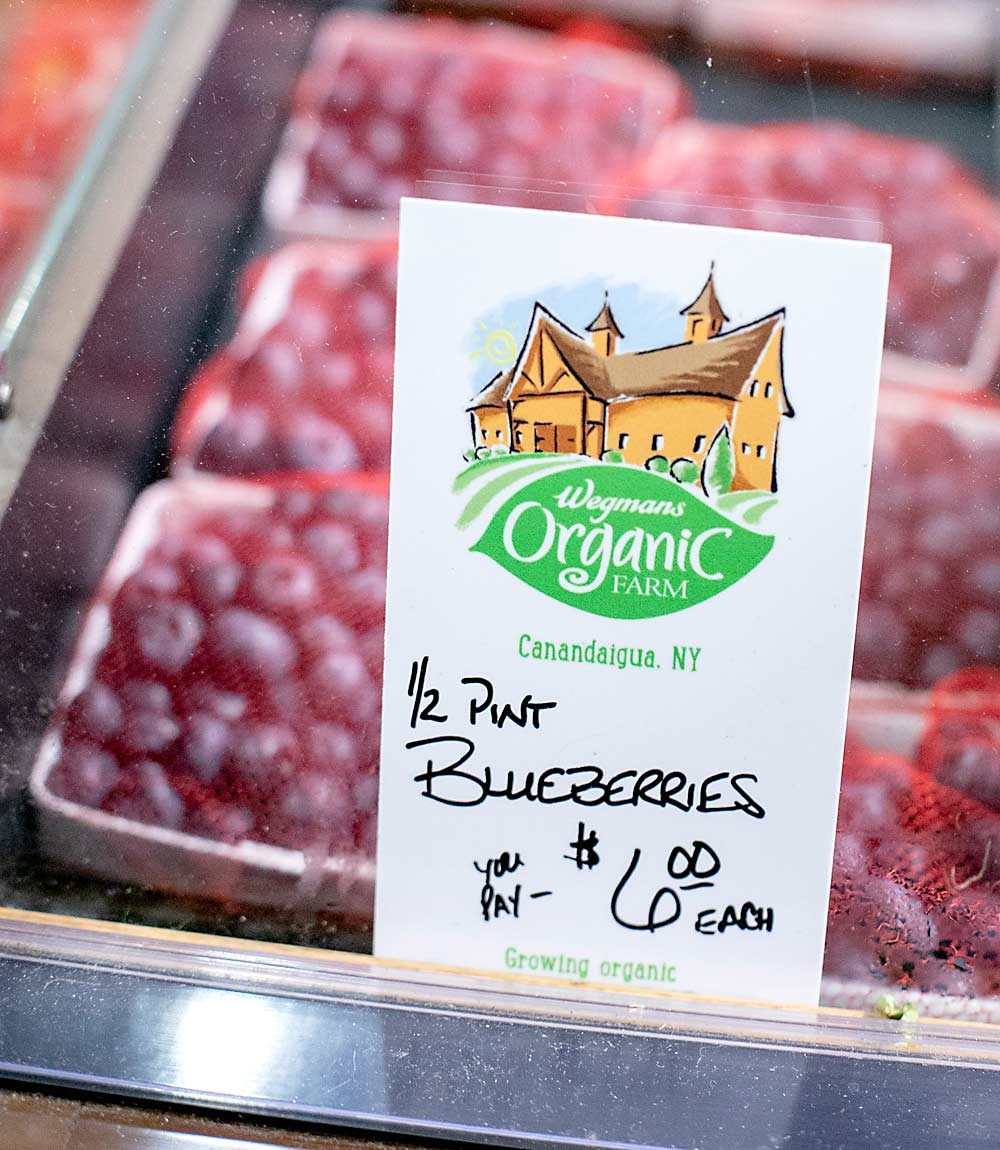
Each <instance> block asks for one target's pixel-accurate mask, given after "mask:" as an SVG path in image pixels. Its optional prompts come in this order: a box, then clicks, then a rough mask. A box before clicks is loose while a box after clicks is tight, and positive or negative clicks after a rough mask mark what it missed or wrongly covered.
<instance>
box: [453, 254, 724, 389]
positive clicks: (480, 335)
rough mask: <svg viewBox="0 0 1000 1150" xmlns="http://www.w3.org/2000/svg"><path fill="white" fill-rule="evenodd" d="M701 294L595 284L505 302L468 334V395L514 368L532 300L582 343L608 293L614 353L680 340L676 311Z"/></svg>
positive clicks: (563, 287)
mask: <svg viewBox="0 0 1000 1150" xmlns="http://www.w3.org/2000/svg"><path fill="white" fill-rule="evenodd" d="M706 274H707V272H706ZM700 288H701V284H698V285H697V287H696V289H695V290H694V291H693V292H692V294H691V296H690V297H685V298H684V299H680V298H677V297H675V296H672V295H665V294H664V293H662V292H652V291H650V290H649V289H648V288H643V287H640V286H639V285H637V284H622V283H614V282H611V281H608V280H605V279H601V278H594V279H592V280H587V281H586V282H584V283H577V284H572V285H565V284H559V285H553V286H551V287H547V288H544V289H542V290H540V291H537V292H532V293H530V294H528V295H523V296H519V297H517V298H513V299H508V300H506V301H504V302H503V303H500V304H498V305H497V307H496V308H495V309H493V310H492V311H490V312H489V313H488V314H487V315H483V316H481V317H480V318H479V320H478V322H477V323H476V324H475V325H474V327H473V330H472V331H471V332H469V334H468V339H467V351H468V356H469V366H470V371H471V376H470V381H471V385H472V386H471V393H473V394H474V393H475V392H476V391H479V390H480V389H481V388H482V387H484V386H485V385H486V384H487V383H489V381H490V380H491V379H492V378H493V377H494V376H495V375H496V374H497V372H498V371H506V370H507V368H509V367H511V366H512V364H513V363H514V360H515V359H516V358H517V354H518V352H519V351H520V350H521V345H522V344H523V343H524V337H525V335H526V333H527V330H528V324H529V323H530V322H531V313H532V311H533V310H534V306H535V301H536V300H537V301H538V302H539V303H541V304H543V305H544V306H545V307H547V308H548V309H549V311H550V312H552V313H553V315H555V316H556V317H557V318H558V319H560V320H562V322H563V323H565V324H567V325H568V326H569V327H571V328H572V329H573V330H574V331H575V332H576V333H577V334H578V335H581V336H583V337H584V338H586V332H585V330H584V329H585V328H586V326H587V324H588V323H590V321H591V320H592V319H593V318H594V317H595V316H596V315H597V313H598V312H599V311H600V310H601V307H602V306H603V304H604V291H605V289H607V291H608V299H609V301H610V303H611V310H612V312H613V313H614V317H615V321H616V322H617V324H618V326H619V327H620V328H621V330H622V331H623V332H624V333H625V338H624V339H623V340H619V342H618V351H619V352H622V351H645V350H646V349H648V348H651V347H664V346H666V345H667V344H671V343H679V342H680V341H681V339H683V337H684V319H683V317H682V316H681V315H680V309H681V308H683V307H687V305H688V304H689V303H690V302H691V300H692V299H694V296H695V294H696V292H697V290H698V289H700Z"/></svg>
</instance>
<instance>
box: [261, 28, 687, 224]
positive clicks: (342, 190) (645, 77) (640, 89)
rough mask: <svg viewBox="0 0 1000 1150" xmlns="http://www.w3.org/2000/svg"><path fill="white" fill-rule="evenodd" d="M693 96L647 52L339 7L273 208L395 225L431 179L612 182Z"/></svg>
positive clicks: (274, 179)
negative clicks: (408, 198) (402, 202)
mask: <svg viewBox="0 0 1000 1150" xmlns="http://www.w3.org/2000/svg"><path fill="white" fill-rule="evenodd" d="M688 108H689V101H688V96H687V92H686V89H685V88H684V86H683V84H682V83H681V81H680V80H679V79H678V78H677V76H676V75H675V73H674V72H673V71H672V70H671V69H670V68H669V67H667V66H666V65H665V64H661V63H659V62H657V61H656V60H654V59H652V58H650V57H647V56H644V55H641V54H639V53H629V52H625V51H622V50H619V49H616V48H613V47H610V46H607V45H604V44H597V43H593V42H586V41H583V40H573V39H568V38H559V37H553V36H545V35H542V34H539V33H534V32H529V31H524V30H520V29H515V28H509V27H502V26H492V25H491V26H487V25H482V26H479V25H468V24H460V23H457V22H454V21H449V20H445V19H434V20H417V19H408V18H398V17H397V18H393V17H384V16H382V17H380V16H375V15H365V14H361V13H350V14H335V15H333V16H331V17H328V18H327V19H326V20H325V21H324V23H323V25H322V26H321V28H320V30H319V32H318V34H317V36H316V39H315V41H314V45H313V52H312V57H311V60H310V62H309V64H308V66H307V68H306V69H305V71H304V73H303V75H302V77H301V79H300V82H299V85H298V90H297V93H296V100H295V110H294V112H293V115H292V118H291V121H290V123H289V125H288V128H287V130H286V133H285V136H284V141H283V144H282V147H281V149H280V152H279V155H278V158H277V160H276V162H275V164H274V167H273V169H272V172H271V175H270V178H269V181H268V187H267V190H266V193H265V214H266V217H267V220H268V222H269V223H270V225H271V226H272V227H274V228H275V229H277V230H279V231H284V232H291V233H298V234H309V235H323V236H338V235H343V236H355V237H361V236H372V235H385V234H387V233H389V234H391V231H392V229H393V227H394V224H395V217H396V210H397V207H398V204H399V199H400V197H401V196H404V195H412V194H414V193H416V192H418V191H419V190H420V189H421V188H422V187H424V186H425V184H427V183H429V184H430V185H431V186H432V187H433V186H434V185H435V184H437V185H438V187H439V188H440V189H442V194H446V195H448V196H450V197H454V198H463V199H484V198H485V199H487V200H489V201H490V202H493V201H495V200H496V199H497V198H498V196H499V200H500V202H507V203H512V202H526V203H539V202H540V204H541V206H547V205H548V206H551V203H552V201H551V200H548V199H544V198H543V199H542V200H541V201H539V200H538V196H539V195H541V196H543V197H544V196H545V194H546V192H551V193H553V194H555V192H556V190H557V189H559V188H560V187H565V186H566V185H567V184H570V185H572V188H573V190H574V192H575V193H577V194H579V193H590V194H593V192H595V191H597V190H600V189H601V187H602V185H603V184H604V183H605V182H606V181H608V180H609V179H611V178H612V176H613V174H614V173H615V171H616V170H617V169H618V168H619V167H620V166H621V165H622V164H623V163H625V162H626V161H628V160H629V158H630V157H632V156H634V155H635V154H636V153H638V152H639V151H640V150H641V149H643V148H645V147H646V146H648V145H649V144H650V143H651V141H652V140H653V139H654V137H655V135H656V133H657V132H658V131H659V130H660V129H661V128H662V127H664V126H666V125H668V124H670V123H672V122H673V121H675V120H677V119H678V118H680V117H681V116H683V115H685V114H686V112H687V111H688ZM498 188H499V189H500V191H499V192H498V191H497V189H498ZM444 189H446V191H445V190H444Z"/></svg>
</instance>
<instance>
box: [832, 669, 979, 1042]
mask: <svg viewBox="0 0 1000 1150" xmlns="http://www.w3.org/2000/svg"><path fill="white" fill-rule="evenodd" d="M998 686H1000V680H998V674H997V672H996V671H995V670H989V671H983V670H978V671H971V672H962V673H959V674H957V675H955V676H949V677H948V678H946V679H944V680H942V681H941V682H940V683H939V684H938V685H937V686H936V687H935V689H934V690H933V691H932V692H930V693H929V694H911V695H910V696H909V697H905V696H903V695H900V694H896V695H895V696H886V695H884V694H883V695H881V697H880V693H879V692H878V691H871V690H870V689H856V690H855V691H854V693H853V694H852V706H851V715H852V723H851V727H850V728H849V732H848V740H847V747H846V750H845V755H844V773H843V778H842V782H841V795H840V811H839V817H838V825H837V837H836V846H835V851H834V863H833V881H832V886H831V894H830V906H829V913H828V925H827V945H826V955H825V960H824V985H823V1000H824V1002H826V1003H827V1004H828V1005H834V1006H845V1007H852V1008H864V1007H870V1006H871V1005H873V1003H874V1001H875V999H876V998H877V997H878V996H879V995H881V994H884V993H889V994H897V995H902V996H903V997H904V998H905V999H908V1000H912V1001H913V1002H914V1004H915V1005H916V1006H917V1008H918V1010H919V1011H920V1012H922V1013H928V1014H932V1015H945V1016H948V1015H952V1016H962V1017H966V1018H972V1019H977V1020H980V1021H989V1022H997V1021H1000V997H998V995H1000V893H998V885H1000V859H998V858H997V857H996V850H997V848H1000V691H998V689H997V688H998Z"/></svg>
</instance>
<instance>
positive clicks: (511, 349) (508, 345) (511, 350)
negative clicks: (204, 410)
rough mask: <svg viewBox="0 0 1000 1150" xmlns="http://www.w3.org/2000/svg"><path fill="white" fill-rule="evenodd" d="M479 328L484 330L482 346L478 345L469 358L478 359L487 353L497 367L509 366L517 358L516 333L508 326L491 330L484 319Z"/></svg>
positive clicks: (490, 360)
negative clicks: (508, 329) (507, 327)
mask: <svg viewBox="0 0 1000 1150" xmlns="http://www.w3.org/2000/svg"><path fill="white" fill-rule="evenodd" d="M479 330H480V331H481V332H483V333H484V334H483V342H482V346H481V347H477V348H476V350H475V351H474V352H472V353H471V354H470V356H469V359H478V358H479V356H481V355H485V356H486V358H487V359H488V360H489V362H490V363H492V364H495V365H496V366H497V367H507V366H508V365H509V364H512V363H513V362H514V360H515V359H516V358H517V340H516V339H515V338H514V333H513V332H510V331H507V329H506V328H495V329H494V330H492V331H491V330H490V329H489V328H488V327H487V326H486V324H485V323H483V321H482V320H480V321H479Z"/></svg>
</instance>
